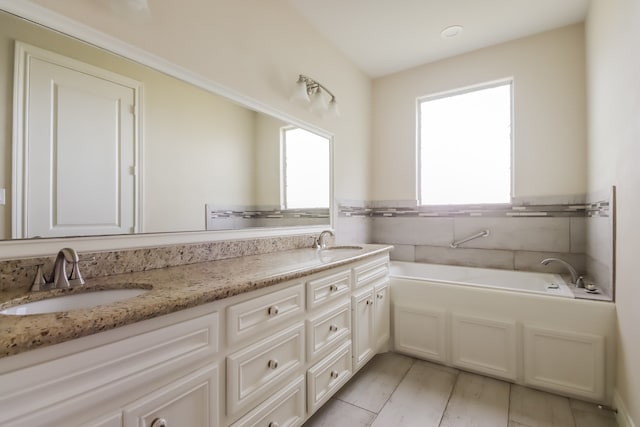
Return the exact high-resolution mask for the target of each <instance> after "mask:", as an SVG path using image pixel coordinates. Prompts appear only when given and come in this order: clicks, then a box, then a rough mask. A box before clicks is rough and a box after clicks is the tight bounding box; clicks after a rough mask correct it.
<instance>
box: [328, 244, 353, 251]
mask: <svg viewBox="0 0 640 427" xmlns="http://www.w3.org/2000/svg"><path fill="white" fill-rule="evenodd" d="M360 249H362V246H355V245H352V246H346V245H345V246H329V247H326V248H322V250H323V251H347V250H351V251H355V250H360Z"/></svg>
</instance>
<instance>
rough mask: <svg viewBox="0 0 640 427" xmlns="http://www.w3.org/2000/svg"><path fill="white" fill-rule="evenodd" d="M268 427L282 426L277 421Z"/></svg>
mask: <svg viewBox="0 0 640 427" xmlns="http://www.w3.org/2000/svg"><path fill="white" fill-rule="evenodd" d="M267 427H280V424H278V423H277V422H275V421H271V422H270V423H269V425H268V426H267Z"/></svg>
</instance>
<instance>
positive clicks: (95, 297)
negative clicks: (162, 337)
mask: <svg viewBox="0 0 640 427" xmlns="http://www.w3.org/2000/svg"><path fill="white" fill-rule="evenodd" d="M146 292H148V290H147V289H106V290H100V291H93V292H84V293H81V294H72V295H65V296H60V297H55V298H48V299H43V300H40V301H33V302H28V303H24V304H20V305H14V306H13V307H8V308H5V309H4V310H0V314H9V315H17V316H23V315H27V314H43V313H56V312H59V311H69V310H78V309H81V308H91V307H95V306H98V305H103V304H111V303H114V302H118V301H123V300H126V299H129V298H133V297H135V296H138V295H142V294H144V293H146Z"/></svg>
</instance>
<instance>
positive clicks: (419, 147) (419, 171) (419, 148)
mask: <svg viewBox="0 0 640 427" xmlns="http://www.w3.org/2000/svg"><path fill="white" fill-rule="evenodd" d="M514 84H515V82H514V79H513V77H509V78H504V79H500V80H494V81H490V82H485V83H479V84H476V85H472V86H466V87H463V88H459V89H454V90H449V91H445V92H439V93H435V94H432V95H427V96H421V97H419V98H417V99H416V200H417V203H418V206H431V207H437V206H465V205H467V206H468V205H474V206H476V205H487V206H501V205H511V204H512V203H513V199H514V189H515V171H514V166H515V161H514V159H515V156H514V154H515V144H514V134H515V130H514V129H515V126H514V125H515V123H514ZM506 85H509V86H510V97H511V99H510V102H511V138H510V139H511V141H510V146H509V149H510V156H509V157H510V162H511V164H510V174H511V177H510V181H509V185H510V190H509V202H507V203H468V204H455V205H436V204H424V203H423V201H422V140H421V134H422V121H421V106H422V103H423V102H425V101H432V100H435V99H441V98H448V97H451V96H457V95H464V94H466V93H471V92H476V91H479V90H483V89H491V88H494V87H498V86H506Z"/></svg>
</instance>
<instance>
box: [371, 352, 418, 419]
mask: <svg viewBox="0 0 640 427" xmlns="http://www.w3.org/2000/svg"><path fill="white" fill-rule="evenodd" d="M417 360H418V359H416V358H413V357H412V358H411V365H409V368H408V369H407V371H406V372H405V373H404V375H403V376H402V378H400V381H398V384H396V386H395V387H394V388H393V391H392V392H391V393H389V397H387V400H385V401H384V404H383V405H382V407H381V408H380V411H379V412H376V413H375V414H376V418H378V415H380V412H382V410H383V409H384V407H385V406H387V403H389V399H391V396H393V393H395V392H396V390H397V389H398V387H400V384H402V382H403V381H404V379H405V378H407V375H408V374H409V371H410V370H411V368H413V365H415V363H416V361H417ZM373 420H374V421H375V418H374V419H373ZM372 424H373V423H372Z"/></svg>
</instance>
